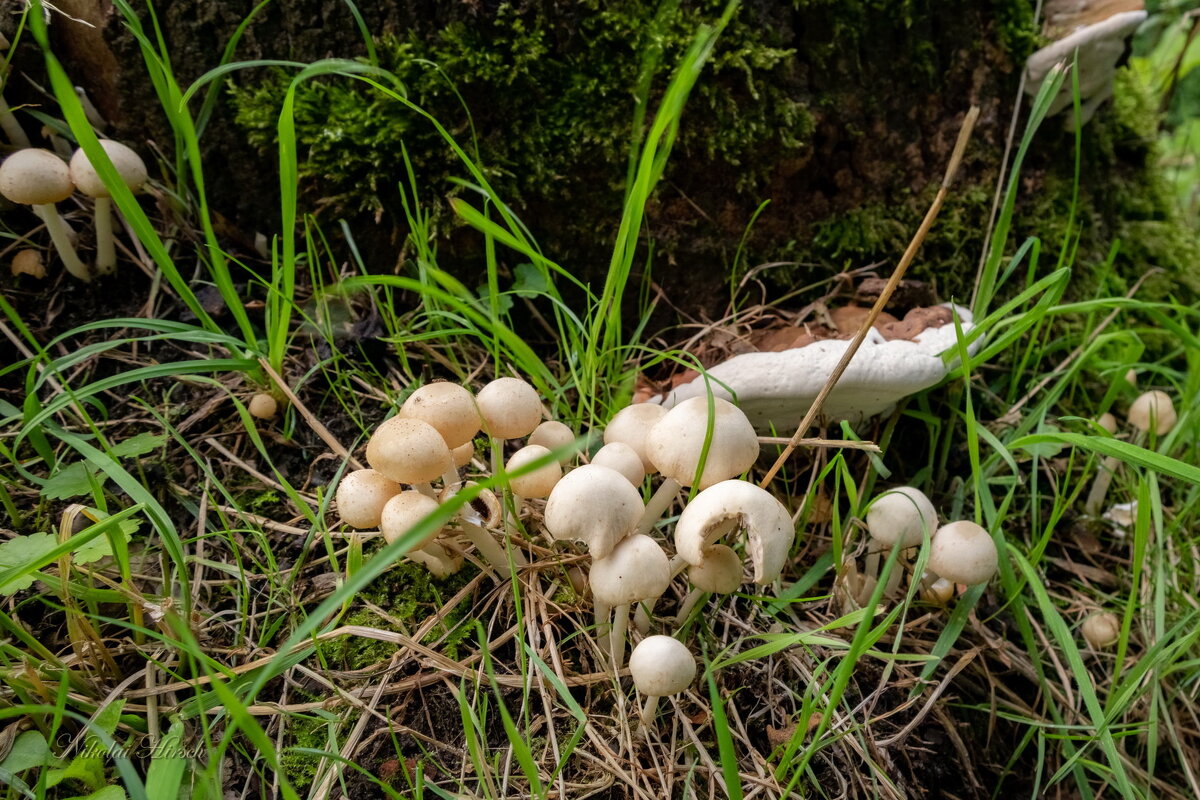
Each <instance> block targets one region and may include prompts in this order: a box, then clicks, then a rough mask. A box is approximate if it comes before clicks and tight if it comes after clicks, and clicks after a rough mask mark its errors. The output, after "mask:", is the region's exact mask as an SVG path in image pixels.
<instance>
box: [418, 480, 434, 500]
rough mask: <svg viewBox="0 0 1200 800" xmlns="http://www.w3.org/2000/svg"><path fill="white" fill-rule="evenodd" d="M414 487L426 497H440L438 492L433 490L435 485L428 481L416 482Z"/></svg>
mask: <svg viewBox="0 0 1200 800" xmlns="http://www.w3.org/2000/svg"><path fill="white" fill-rule="evenodd" d="M412 487H413V488H414V489H416V490H417V491H418V492H420V493H421V494H423V495H425V496H426V497H432V498H433V499H434V500H437V499H438V493H437V492H435V491H434V490H433V486H431V485H430V484H428V483H414V484H413V485H412Z"/></svg>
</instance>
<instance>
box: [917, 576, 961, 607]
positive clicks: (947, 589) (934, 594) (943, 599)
mask: <svg viewBox="0 0 1200 800" xmlns="http://www.w3.org/2000/svg"><path fill="white" fill-rule="evenodd" d="M953 597H954V584H953V583H951V582H950V581H948V580H946V579H945V578H938V579H937V580H936V581H934V582H933V583H931V584H929V588H927V589H926V590H925V591H924V592H922V593H921V599H923V600H924V601H925V602H927V603H936V604H937V605H939V606H944V605H946V604H947V603H949V602H950V600H951V599H952V598H953Z"/></svg>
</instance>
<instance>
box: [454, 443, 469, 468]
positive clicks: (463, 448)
mask: <svg viewBox="0 0 1200 800" xmlns="http://www.w3.org/2000/svg"><path fill="white" fill-rule="evenodd" d="M474 457H475V442H474V441H473V440H472V441H466V442H463V443H462V444H461V445H459V446H458V447H456V448H454V449H453V450H451V451H450V458H451V460H453V461H454V466H456V467H465V466H466V465H467V464H470V463H471V459H472V458H474Z"/></svg>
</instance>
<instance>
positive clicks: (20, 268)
mask: <svg viewBox="0 0 1200 800" xmlns="http://www.w3.org/2000/svg"><path fill="white" fill-rule="evenodd" d="M12 274H13V275H29V276H31V277H34V278H44V277H46V264H45V262H43V261H42V254H41V252H40V251H38V250H34V249H33V248H27V249H25V250H18V251H17V254H16V255H15V256H13V259H12Z"/></svg>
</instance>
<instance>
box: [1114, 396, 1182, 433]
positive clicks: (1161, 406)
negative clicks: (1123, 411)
mask: <svg viewBox="0 0 1200 800" xmlns="http://www.w3.org/2000/svg"><path fill="white" fill-rule="evenodd" d="M1126 417H1127V418H1128V419H1129V424H1130V425H1132V426H1133V427H1135V428H1137V429H1138V430H1139V431H1141V432H1142V433H1146V432H1148V431H1154V432H1155V433H1156V434H1158V435H1159V436H1162V435H1163V434H1165V433H1168V432H1170V430H1171V428H1174V427H1175V423H1176V422H1177V421H1178V420H1179V416H1178V415H1177V414H1176V413H1175V404H1174V403H1173V402H1171V395H1169V394H1167V393H1166V392H1161V391H1159V390H1158V389H1155V390H1153V391H1149V392H1146V393H1145V394H1142V395H1139V396H1138V398H1137V399H1136V400H1134V401H1133V403H1131V404H1130V406H1129V413H1128V414H1127V415H1126Z"/></svg>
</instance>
